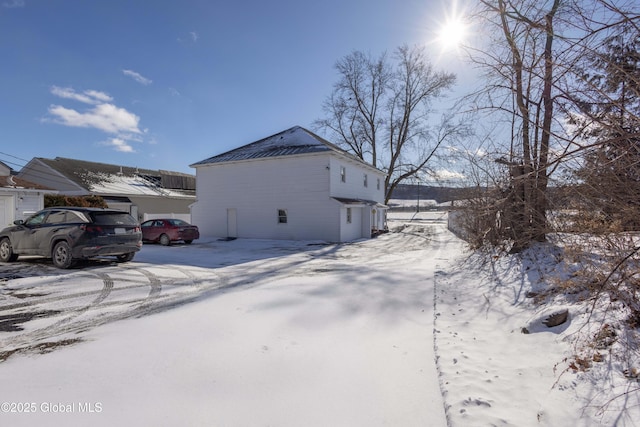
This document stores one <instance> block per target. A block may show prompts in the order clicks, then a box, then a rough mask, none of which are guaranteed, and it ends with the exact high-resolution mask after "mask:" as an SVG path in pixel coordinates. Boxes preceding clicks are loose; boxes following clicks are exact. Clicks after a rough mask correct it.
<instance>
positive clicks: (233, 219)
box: [227, 208, 238, 239]
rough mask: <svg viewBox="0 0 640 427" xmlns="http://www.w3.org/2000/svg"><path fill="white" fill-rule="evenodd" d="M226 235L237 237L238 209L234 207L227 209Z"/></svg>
mask: <svg viewBox="0 0 640 427" xmlns="http://www.w3.org/2000/svg"><path fill="white" fill-rule="evenodd" d="M227 237H231V238H234V239H235V238H236V237H238V210H237V209H236V208H230V209H227Z"/></svg>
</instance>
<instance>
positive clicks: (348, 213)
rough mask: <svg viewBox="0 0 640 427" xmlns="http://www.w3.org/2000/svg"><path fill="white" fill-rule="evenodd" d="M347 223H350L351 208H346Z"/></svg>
mask: <svg viewBox="0 0 640 427" xmlns="http://www.w3.org/2000/svg"><path fill="white" fill-rule="evenodd" d="M347 224H351V208H347Z"/></svg>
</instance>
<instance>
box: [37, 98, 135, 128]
mask: <svg viewBox="0 0 640 427" xmlns="http://www.w3.org/2000/svg"><path fill="white" fill-rule="evenodd" d="M49 114H51V115H52V116H54V118H55V119H54V121H55V122H56V123H59V124H62V125H65V126H71V127H81V128H95V129H99V130H102V131H104V132H107V133H110V134H116V135H118V134H122V133H132V134H139V133H141V132H140V129H139V128H138V122H139V121H140V118H139V117H138V116H136V115H135V114H133V113H130V112H129V111H127V110H125V109H124V108H120V107H117V106H115V105H113V104H100V105H96V106H95V107H93V108H92V109H90V110H88V111H86V112H79V111H76V110H74V109H71V108H65V107H63V106H61V105H51V106H50V107H49Z"/></svg>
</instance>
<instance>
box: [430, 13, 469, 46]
mask: <svg viewBox="0 0 640 427" xmlns="http://www.w3.org/2000/svg"><path fill="white" fill-rule="evenodd" d="M467 32H468V30H467V26H466V24H465V23H464V22H463V21H462V19H461V18H458V17H450V18H447V19H446V20H445V22H444V23H442V25H441V26H440V28H439V30H438V36H437V39H438V44H440V46H441V47H442V49H443V50H449V49H457V48H458V47H460V46H462V45H463V44H464V42H465V40H466V37H467Z"/></svg>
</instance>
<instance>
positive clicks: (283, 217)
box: [278, 209, 287, 224]
mask: <svg viewBox="0 0 640 427" xmlns="http://www.w3.org/2000/svg"><path fill="white" fill-rule="evenodd" d="M286 223H287V211H286V210H284V209H278V224H286Z"/></svg>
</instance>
